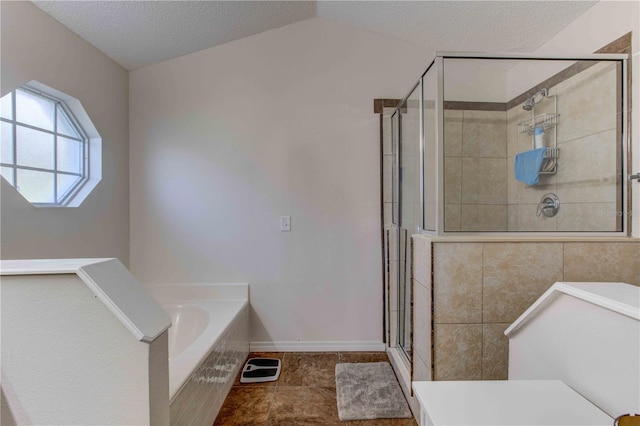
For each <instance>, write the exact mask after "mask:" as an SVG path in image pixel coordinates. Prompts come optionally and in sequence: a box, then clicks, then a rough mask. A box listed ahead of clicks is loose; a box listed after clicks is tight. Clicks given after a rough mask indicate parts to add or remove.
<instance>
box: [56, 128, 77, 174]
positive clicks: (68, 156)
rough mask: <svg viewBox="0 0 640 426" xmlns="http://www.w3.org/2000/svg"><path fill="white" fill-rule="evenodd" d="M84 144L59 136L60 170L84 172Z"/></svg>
mask: <svg viewBox="0 0 640 426" xmlns="http://www.w3.org/2000/svg"><path fill="white" fill-rule="evenodd" d="M81 165H82V143H80V142H78V141H74V140H72V139H67V138H63V137H62V136H58V170H61V171H63V172H70V173H81V172H82V168H81Z"/></svg>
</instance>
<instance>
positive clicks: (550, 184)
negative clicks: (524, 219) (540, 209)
mask: <svg viewBox="0 0 640 426" xmlns="http://www.w3.org/2000/svg"><path fill="white" fill-rule="evenodd" d="M513 181H514V182H515V192H516V199H517V200H518V201H517V204H538V203H539V202H540V199H541V198H542V196H543V195H544V194H546V193H547V192H553V193H555V192H556V184H555V176H549V175H546V176H540V181H539V182H538V184H537V185H535V186H529V185H527V184H524V183H522V182H519V181H517V180H515V174H514V175H513Z"/></svg>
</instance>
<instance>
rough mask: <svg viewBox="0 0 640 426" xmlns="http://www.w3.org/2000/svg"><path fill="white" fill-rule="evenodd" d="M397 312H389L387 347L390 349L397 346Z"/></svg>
mask: <svg viewBox="0 0 640 426" xmlns="http://www.w3.org/2000/svg"><path fill="white" fill-rule="evenodd" d="M397 342H398V311H390V312H389V341H388V342H387V345H388V346H389V347H390V348H395V347H397V346H398V344H397Z"/></svg>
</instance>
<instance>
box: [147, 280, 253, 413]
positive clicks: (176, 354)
mask: <svg viewBox="0 0 640 426" xmlns="http://www.w3.org/2000/svg"><path fill="white" fill-rule="evenodd" d="M149 289H150V291H151V292H152V294H153V296H154V297H155V298H156V300H157V301H158V302H159V303H160V304H161V305H162V307H163V308H164V309H165V310H166V311H167V312H169V314H170V315H171V320H172V322H173V327H172V328H171V329H170V330H169V394H170V399H171V404H170V418H171V424H173V425H191V424H192V425H200V424H213V422H214V420H215V418H216V416H217V414H218V412H219V410H220V407H221V406H222V403H223V402H224V400H225V398H226V396H227V394H228V393H229V391H230V390H231V386H232V385H233V381H234V379H235V377H236V375H237V374H238V372H239V371H240V369H241V368H242V364H243V362H244V360H245V359H246V358H247V355H248V354H249V285H248V284H193V285H191V284H189V285H186V284H183V285H161V286H153V287H149Z"/></svg>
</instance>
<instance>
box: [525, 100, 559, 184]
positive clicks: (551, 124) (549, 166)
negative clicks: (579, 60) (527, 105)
mask: <svg viewBox="0 0 640 426" xmlns="http://www.w3.org/2000/svg"><path fill="white" fill-rule="evenodd" d="M549 97H551V96H549ZM553 97H554V98H555V96H553ZM559 119H560V114H555V113H554V114H539V115H535V116H533V117H532V118H531V119H529V120H527V121H524V122H522V123H519V124H518V133H526V134H528V135H531V149H534V148H535V136H534V132H535V129H536V128H538V127H541V128H542V129H543V130H547V129H552V128H553V129H554V132H553V146H547V147H546V148H547V152H545V154H544V161H543V163H542V166H541V167H540V174H541V175H554V174H556V172H557V171H558V157H559V156H560V148H558V134H557V133H556V132H557V129H555V127H556V126H557V125H558V121H559Z"/></svg>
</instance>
